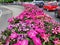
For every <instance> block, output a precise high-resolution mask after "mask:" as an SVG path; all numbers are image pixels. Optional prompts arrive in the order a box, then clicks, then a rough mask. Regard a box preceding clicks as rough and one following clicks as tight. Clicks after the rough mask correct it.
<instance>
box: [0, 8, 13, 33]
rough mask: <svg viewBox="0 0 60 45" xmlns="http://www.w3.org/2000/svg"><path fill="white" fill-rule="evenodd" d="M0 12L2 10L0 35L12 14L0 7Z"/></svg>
mask: <svg viewBox="0 0 60 45" xmlns="http://www.w3.org/2000/svg"><path fill="white" fill-rule="evenodd" d="M0 10H2V15H1V16H0V33H1V31H2V30H4V29H5V28H6V27H7V25H8V22H7V20H8V18H10V17H12V12H11V10H9V9H6V8H3V7H0Z"/></svg>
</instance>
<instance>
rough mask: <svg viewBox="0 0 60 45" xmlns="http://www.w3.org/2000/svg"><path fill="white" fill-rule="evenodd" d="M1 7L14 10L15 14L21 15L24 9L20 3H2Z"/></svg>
mask: <svg viewBox="0 0 60 45" xmlns="http://www.w3.org/2000/svg"><path fill="white" fill-rule="evenodd" d="M1 7H4V8H7V9H10V10H12V12H13V16H17V15H19V14H20V13H21V12H22V11H23V10H24V7H23V6H19V5H2V6H1Z"/></svg>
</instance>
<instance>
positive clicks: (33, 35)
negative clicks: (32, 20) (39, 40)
mask: <svg viewBox="0 0 60 45" xmlns="http://www.w3.org/2000/svg"><path fill="white" fill-rule="evenodd" d="M27 34H28V36H29V37H30V38H33V37H35V36H36V35H37V34H38V33H37V32H36V31H35V30H30V31H28V33H27Z"/></svg>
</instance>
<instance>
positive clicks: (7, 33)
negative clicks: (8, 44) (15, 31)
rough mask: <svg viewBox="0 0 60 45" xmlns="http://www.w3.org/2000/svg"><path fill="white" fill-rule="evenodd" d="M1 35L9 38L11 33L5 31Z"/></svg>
mask: <svg viewBox="0 0 60 45" xmlns="http://www.w3.org/2000/svg"><path fill="white" fill-rule="evenodd" d="M2 34H3V35H5V36H7V37H8V36H10V34H11V31H10V30H5V31H4V32H3V33H2Z"/></svg>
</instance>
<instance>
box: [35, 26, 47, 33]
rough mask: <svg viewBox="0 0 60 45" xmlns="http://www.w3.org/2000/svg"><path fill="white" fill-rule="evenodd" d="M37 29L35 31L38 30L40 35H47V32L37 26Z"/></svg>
mask: <svg viewBox="0 0 60 45" xmlns="http://www.w3.org/2000/svg"><path fill="white" fill-rule="evenodd" d="M35 28H36V29H35V30H36V31H37V32H38V33H40V34H42V33H45V32H46V31H45V30H43V29H40V28H38V27H37V26H36V27H35Z"/></svg>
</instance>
